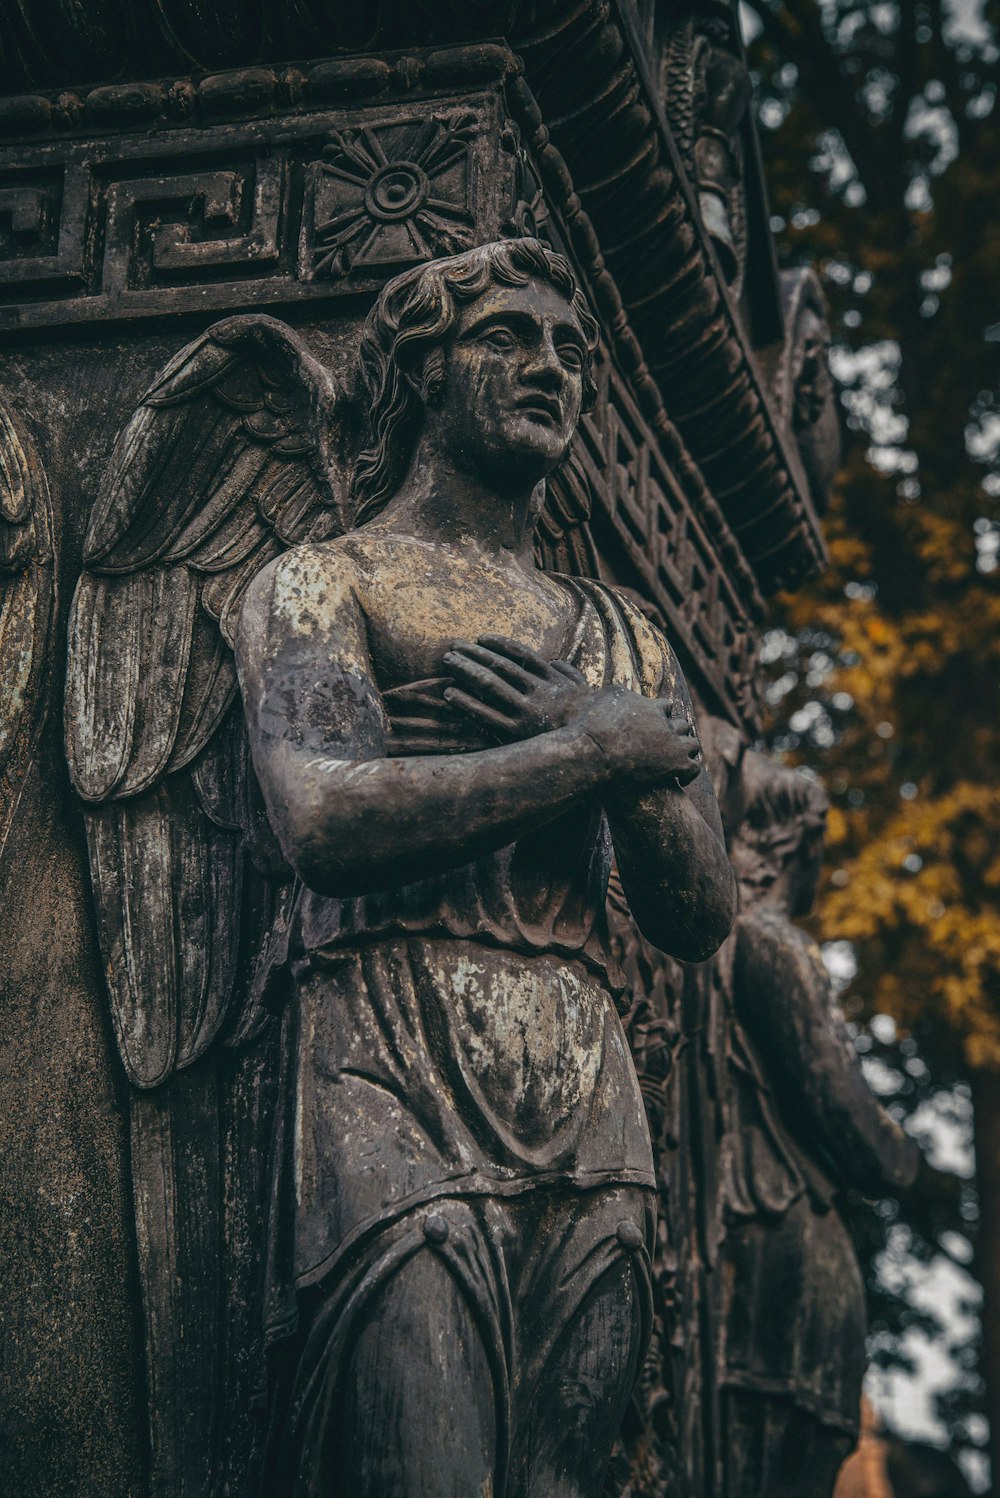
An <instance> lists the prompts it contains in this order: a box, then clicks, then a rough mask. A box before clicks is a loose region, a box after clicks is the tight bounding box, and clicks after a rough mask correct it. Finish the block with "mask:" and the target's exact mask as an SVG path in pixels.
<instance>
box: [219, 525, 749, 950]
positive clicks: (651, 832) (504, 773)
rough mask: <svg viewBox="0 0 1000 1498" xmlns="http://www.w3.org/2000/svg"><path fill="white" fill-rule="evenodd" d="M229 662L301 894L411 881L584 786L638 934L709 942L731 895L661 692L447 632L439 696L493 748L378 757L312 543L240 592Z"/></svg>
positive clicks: (686, 741)
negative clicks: (599, 684)
mask: <svg viewBox="0 0 1000 1498" xmlns="http://www.w3.org/2000/svg"><path fill="white" fill-rule="evenodd" d="M237 665H238V669H239V676H240V685H241V688H242V692H243V701H244V710H245V713H246V718H247V725H248V730H249V735H250V744H251V750H252V753H253V759H254V766H255V769H256V771H257V776H258V779H259V781H260V784H261V789H262V791H263V793H264V798H265V801H266V803H267V806H268V811H269V814H270V817H271V820H272V823H273V825H274V828H275V831H276V833H277V835H278V837H279V840H280V841H281V844H282V847H283V850H284V852H285V856H286V857H287V858H288V860H289V862H290V863H291V864H292V866H293V868H295V870H296V872H297V873H298V874H299V875H300V876H301V878H302V879H303V881H304V882H305V883H306V884H307V885H309V886H310V887H311V888H313V889H316V890H318V891H319V892H320V893H324V894H329V895H333V896H348V895H357V894H363V893H366V892H369V891H372V890H377V889H385V888H389V887H392V886H394V885H400V884H406V883H410V882H412V881H414V880H417V879H421V878H426V877H428V876H429V875H431V874H433V873H436V872H440V871H442V870H446V869H449V868H455V867H459V866H461V865H462V864H464V863H468V862H470V861H471V860H472V859H474V858H477V857H480V856H482V855H483V854H484V853H488V852H491V851H494V850H496V849H498V848H501V847H504V846H505V845H507V844H509V843H511V842H514V841H516V840H517V839H518V838H519V837H522V836H524V835H525V834H526V833H528V832H530V831H532V830H533V829H534V828H536V827H539V826H541V825H543V824H544V823H546V822H548V821H551V820H552V819H553V818H555V817H558V816H560V815H562V814H563V813H564V812H567V811H569V810H571V809H572V808H573V807H574V806H577V805H582V804H583V803H584V802H586V801H588V800H591V799H592V798H594V797H595V796H596V797H599V798H600V799H601V800H602V801H603V802H604V805H605V807H606V809H607V811H608V816H609V820H610V823H611V828H612V835H613V838H614V841H615V848H616V853H617V856H618V860H619V865H620V868H621V873H622V879H623V883H624V885H625V890H626V894H627V895H628V897H629V900H630V903H631V905H632V909H633V913H634V914H635V917H636V920H637V922H638V923H639V925H640V927H641V928H642V930H643V932H644V934H645V935H646V936H647V937H648V939H649V940H650V941H652V942H654V943H655V944H656V945H658V946H660V947H662V948H663V949H664V950H665V951H668V952H671V953H672V954H673V955H675V956H678V957H682V958H688V959H691V960H702V959H704V958H706V957H708V956H710V955H711V953H712V952H713V951H715V950H716V948H717V947H718V946H719V945H720V943H721V942H722V941H723V939H724V938H725V936H726V934H727V932H728V930H729V927H730V925H731V923H732V918H733V913H734V909H735V892H734V886H733V880H732V874H731V872H730V869H729V864H728V860H727V859H726V855H725V850H724V846H723V842H722V836H721V826H720V824H719V818H718V810H717V808H716V806H715V799H714V795H713V793H712V789H711V783H710V781H709V779H708V776H707V775H706V774H705V772H704V770H703V769H702V767H701V765H700V760H699V750H698V745H697V740H696V739H695V738H694V735H693V731H692V729H691V726H690V724H689V721H688V719H687V716H686V714H685V715H684V716H680V715H675V714H674V713H673V705H672V703H670V702H669V701H666V700H651V699H649V698H645V697H640V696H638V695H637V694H636V693H634V692H628V691H625V690H624V689H622V688H610V689H605V690H603V691H595V690H594V689H593V688H591V687H590V686H588V685H587V684H586V682H584V680H583V678H582V677H581V676H580V675H579V673H578V672H576V671H574V669H573V668H572V667H571V666H568V665H566V664H565V663H562V662H556V663H549V662H546V661H544V660H542V659H541V657H539V656H537V655H536V654H535V652H533V651H531V650H529V649H528V648H527V647H523V646H520V645H517V644H516V643H514V642H511V641H504V640H499V639H496V638H492V637H491V638H489V639H484V640H483V641H481V642H478V643H475V644H473V643H465V642H456V644H455V645H454V646H453V648H452V650H450V651H449V652H448V653H447V655H446V656H445V661H444V667H445V670H446V671H447V672H448V673H449V674H450V675H451V676H452V677H453V679H454V681H455V687H454V688H453V689H452V690H451V691H449V692H448V693H447V694H446V695H447V697H448V699H449V701H450V702H451V704H452V706H453V708H454V709H455V710H456V711H458V712H461V713H464V714H465V715H467V716H468V717H470V718H472V719H473V720H474V721H476V722H478V723H479V724H480V725H481V726H482V727H484V728H487V729H489V730H491V731H492V734H493V735H494V736H495V737H496V738H497V739H499V740H500V742H499V743H498V744H497V746H496V747H495V748H489V749H483V750H479V751H477V752H474V753H468V754H454V755H414V756H412V757H407V758H390V757H387V744H388V723H387V719H386V715H385V710H384V708H383V706H382V702H381V699H380V697H379V694H378V691H377V689H376V687H375V684H374V674H373V671H372V666H371V662H370V659H369V651H368V639H367V630H366V624H365V619H364V615H363V612H362V610H361V608H360V606H359V604H358V602H357V598H356V596H355V593H354V589H353V586H352V579H351V576H350V572H349V568H348V566H346V565H345V564H344V563H343V561H342V560H341V559H340V558H339V557H337V558H331V556H330V554H329V553H328V552H327V553H325V554H324V553H322V552H320V550H319V549H318V548H317V549H316V550H315V551H312V550H309V551H306V550H305V549H302V550H301V551H300V552H293V553H289V554H287V555H286V556H285V557H283V558H281V559H280V560H279V561H278V562H277V563H275V564H273V565H272V566H271V567H270V568H268V569H266V570H265V571H264V572H263V573H262V574H261V575H260V577H259V578H258V579H257V580H256V581H255V583H254V584H253V585H252V587H251V589H250V591H249V593H248V595H247V600H246V603H245V604H244V608H243V613H242V616H241V621H240V629H239V635H238V639H237ZM685 785H686V786H687V787H688V788H687V789H685Z"/></svg>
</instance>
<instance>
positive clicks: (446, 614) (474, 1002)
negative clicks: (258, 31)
mask: <svg viewBox="0 0 1000 1498" xmlns="http://www.w3.org/2000/svg"><path fill="white" fill-rule="evenodd" d="M597 338H598V329H597V325H596V323H595V321H594V319H593V317H592V315H591V313H590V312H589V311H588V308H587V306H586V303H585V301H584V298H583V296H582V294H581V293H580V291H579V289H578V288H577V285H576V283H575V281H574V278H573V275H572V272H571V270H570V268H569V266H568V264H567V262H566V261H565V260H564V259H562V258H561V257H560V256H559V255H557V254H554V253H553V252H552V251H551V250H549V249H548V248H547V247H545V246H544V245H542V244H541V243H540V242H538V241H536V240H531V239H522V240H510V241H504V242H499V243H496V244H487V245H482V246H480V247H478V248H476V249H473V250H470V251H468V252H466V253H463V254H460V255H455V256H453V257H451V258H448V259H441V260H436V261H433V262H430V263H427V264H423V265H420V266H417V267H415V268H413V269H411V270H408V271H406V272H405V273H404V274H402V275H400V276H397V277H396V278H395V279H394V280H392V281H391V282H390V283H389V284H388V285H386V287H385V288H384V290H383V291H382V293H381V295H380V296H379V298H378V300H377V302H376V304H375V306H374V308H373V310H372V312H371V314H370V315H369V317H368V320H367V322H366V324H365V326H364V329H363V333H362V336H361V345H360V355H359V363H360V374H361V380H362V384H363V388H364V402H363V404H364V408H365V414H366V421H367V436H366V437H365V438H364V440H363V441H362V442H361V444H360V451H359V452H358V455H357V456H356V458H354V460H353V462H352V461H351V459H350V456H349V455H350V453H351V450H352V441H353V439H352V430H353V428H352V421H351V418H350V407H349V403H348V402H347V401H346V398H345V396H344V395H343V394H342V393H341V391H340V389H338V387H337V385H336V384H335V383H334V381H333V379H332V377H331V376H330V375H329V374H327V373H326V372H325V371H324V370H323V369H322V368H320V367H319V365H318V364H317V363H316V362H315V360H314V359H313V358H312V357H311V356H310V355H309V354H308V353H307V352H306V350H305V349H304V347H303V345H302V343H301V342H300V340H299V338H298V337H297V336H296V335H295V334H293V333H292V332H291V331H290V330H289V329H288V328H287V327H284V326H282V325H281V324H280V323H277V322H274V321H271V320H270V319H268V318H265V317H259V316H256V317H239V318H233V319H231V320H229V321H227V322H225V323H223V324H220V325H219V326H218V327H216V328H213V329H210V330H209V331H208V332H207V333H206V334H205V335H203V337H202V338H200V339H198V340H197V341H196V342H195V343H193V344H192V345H191V346H190V347H189V348H187V349H185V350H184V351H183V352H182V353H181V354H180V355H179V356H178V357H177V358H176V359H175V360H174V361H173V363H171V364H170V365H169V366H168V367H167V368H166V370H165V371H164V372H163V374H162V375H161V376H160V378H159V379H158V380H157V381H156V382H155V383H154V385H153V387H152V388H151V390H150V391H149V393H148V394H147V395H146V397H145V398H144V400H143V402H142V405H141V406H140V408H139V410H138V411H137V413H136V414H135V416H134V417H133V418H132V421H131V422H130V424H129V425H128V427H127V428H126V430H125V432H124V433H123V435H122V437H121V438H120V440H119V442H118V445H117V447H116V449H115V452H114V455H113V457H112V460H111V466H110V469H109V472H108V474H107V475H106V478H105V481H104V483H103V486H102V488H101V492H100V496H99V499H98V502H97V505H96V507H95V510H94V514H93V517H92V520H91V523H90V528H89V532H88V536H87V543H86V570H85V572H84V574H83V576H82V578H81V581H80V584H79V588H78V591H77V595H76V600H75V604H74V616H73V624H72V637H71V646H70V666H69V688H68V697H67V732H68V745H69V757H70V764H71V767H72V774H73V779H74V784H75V785H76V788H77V790H78V791H79V793H80V795H81V796H82V797H83V798H84V800H85V802H86V803H87V813H86V814H87V823H88V835H89V839H90V858H91V870H92V876H93V885H94V892H95V899H96V904H97V910H98V917H99V926H100V933H101V942H102V947H103V954H104V959H105V967H106V970H107V974H108V982H109V986H110V991H111V1000H112V1012H113V1015H114V1023H115V1027H116V1031H117V1035H118V1039H119V1043H120V1047H121V1053H122V1058H123V1060H124V1063H125V1068H126V1070H127V1072H128V1076H129V1079H130V1081H131V1083H132V1085H133V1088H134V1090H135V1091H134V1099H135V1102H134V1105H133V1107H134V1115H135V1116H134V1119H133V1161H134V1171H135V1198H136V1216H137V1240H138V1246H139V1255H140V1267H141V1278H142V1285H143V1293H144V1298H145V1305H146V1319H147V1348H148V1354H147V1361H148V1364H149V1391H150V1402H151V1408H152V1411H153V1414H152V1419H153V1440H154V1455H153V1466H154V1478H155V1474H156V1472H157V1471H160V1472H163V1471H166V1470H167V1469H168V1468H169V1479H162V1478H161V1479H160V1491H162V1492H163V1493H167V1492H169V1493H170V1494H171V1498H176V1495H177V1494H188V1493H191V1494H195V1493H197V1494H199V1498H202V1495H204V1494H206V1493H216V1492H220V1493H236V1492H240V1491H245V1490H247V1488H246V1487H244V1488H241V1487H240V1486H239V1484H240V1483H244V1484H249V1481H250V1479H249V1477H248V1476H246V1475H245V1472H246V1470H247V1467H248V1463H249V1464H250V1465H252V1462H250V1459H249V1458H247V1457H246V1456H245V1455H243V1456H241V1455H240V1454H239V1453H237V1454H236V1455H234V1454H233V1452H232V1450H231V1447H232V1445H233V1440H232V1431H233V1430H246V1431H249V1432H250V1434H249V1435H248V1436H247V1437H246V1439H245V1440H243V1441H241V1442H240V1443H239V1444H240V1446H241V1451H245V1450H251V1449H252V1448H253V1447H254V1441H255V1440H256V1439H257V1437H256V1436H255V1435H254V1430H255V1429H258V1428H259V1429H263V1430H264V1431H265V1435H264V1437H263V1444H264V1450H263V1457H262V1461H263V1476H262V1477H261V1479H260V1488H259V1490H260V1491H261V1492H263V1493H265V1494H267V1495H269V1498H271V1495H280V1494H295V1495H307V1494H308V1495H316V1498H320V1495H324V1498H325V1495H334V1494H336V1495H349V1498H366V1495H369V1498H376V1495H393V1498H405V1495H407V1494H412V1495H423V1498H427V1495H431V1494H433V1495H436V1498H437V1495H439V1498H449V1495H453V1498H468V1495H471V1494H491V1495H493V1498H501V1495H506V1498H528V1495H534V1498H542V1495H544V1498H557V1495H563V1498H569V1495H574V1498H584V1495H596V1494H599V1493H600V1491H601V1487H602V1483H603V1477H604V1470H605V1467H606V1465H607V1462H608V1458H609V1456H610V1452H611V1449H612V1445H613V1442H614V1439H615V1436H616V1432H617V1428H618V1424H619V1422H620V1419H621V1416H622V1412H623V1410H624V1408H625V1405H626V1402H627V1400H628V1398H629V1394H630V1391H631V1386H632V1383H633V1380H634V1378H635V1375H636V1371H637V1369H638V1367H639V1365H640V1362H641V1358H642V1354H643V1348H644V1341H645V1338H646V1335H647V1327H648V1323H649V1296H650V1277H649V1274H650V1271H649V1250H650V1245H651V1230H652V1225H653V1218H654V1184H655V1183H654V1177H653V1162H652V1158H651V1153H650V1144H649V1136H648V1132H647V1126H646V1122H645V1118H644V1114H643V1105H642V1098H641V1096H640V1092H639V1087H638V1083H637V1081H636V1076H635V1071H634V1068H633V1065H632V1061H631V1058H630V1055H629V1050H628V1046H627V1044H626V1042H625V1039H624V1036H623V1032H622V1028H621V1023H620V1020H619V1016H618V1012H617V1006H616V999H617V997H618V996H619V994H620V989H621V986H622V985H621V979H620V975H619V974H618V973H617V972H616V970H615V968H614V965H613V963H612V961H611V957H610V951H609V944H608V933H607V925H606V917H605V891H606V887H607V882H608V875H609V868H610V864H611V857H612V850H613V851H614V855H615V857H616V859H617V864H618V868H619V870H620V874H621V881H622V885H623V888H624V891H625V894H626V896H627V898H628V901H629V904H630V906H631V909H632V913H633V915H634V917H635V919H636V921H637V922H638V924H639V926H640V927H641V929H642V930H643V932H644V933H645V934H646V936H647V937H648V938H649V940H650V941H652V942H654V943H655V944H656V945H657V946H659V947H661V948H663V949H664V950H665V951H667V952H669V953H672V954H674V955H676V956H677V957H680V958H689V959H694V960H699V959H704V958H707V957H708V956H709V955H710V954H711V953H712V952H714V951H715V950H716V948H717V947H718V946H719V944H720V943H721V942H722V941H723V940H724V938H725V936H726V934H727V932H728V930H729V928H730V925H731V922H732V919H733V913H734V904H735V887H734V881H733V876H732V873H731V871H730V868H729V864H728V861H727V858H726V853H725V849H724V846H723V839H722V831H721V823H720V820H719V816H718V809H717V806H716V802H715V798H714V793H713V791H712V786H711V781H710V779H709V777H708V775H707V774H706V773H705V771H704V769H703V767H702V764H701V757H700V748H699V744H698V740H697V736H696V732H695V728H694V724H693V719H692V714H691V709H690V703H689V698H688V695H687V690H686V687H685V684H684V681H683V678H682V676H681V673H680V670H679V668H678V665H677V661H676V659H675V657H674V654H673V651H672V650H671V647H670V645H669V644H668V643H667V641H666V640H665V639H664V637H663V635H662V634H661V633H659V631H658V630H657V629H655V628H654V627H653V626H652V625H651V624H649V623H648V622H647V621H646V619H645V618H644V617H643V616H642V615H641V613H640V612H639V611H638V610H637V609H636V608H635V607H634V606H633V605H632V604H631V603H630V602H629V601H628V600H627V599H626V598H624V597H623V596H621V595H619V594H618V593H616V592H615V590H614V589H613V588H610V587H606V586H604V585H603V584H601V583H598V582H595V581H590V580H583V579H576V578H570V577H568V576H560V575H556V574H549V573H546V572H544V571H542V570H540V569H539V568H538V567H537V566H536V564H535V560H534V555H533V532H534V529H535V526H536V522H538V520H539V518H540V516H541V514H542V510H543V506H544V504H545V493H546V490H545V480H546V477H547V476H548V475H551V474H553V472H554V470H556V468H557V466H558V465H559V464H560V463H562V461H563V459H564V458H566V456H567V453H568V451H569V446H570V443H571V440H572V438H573V434H574V430H575V427H576V424H577V420H578V418H579V416H580V412H581V410H582V409H585V408H586V406H587V405H588V403H589V402H591V401H592V399H593V397H594V377H593V370H592V360H593V356H594V351H595V347H596V344H597ZM348 474H350V479H349V480H348V477H347V475H348ZM237 680H238V684H237ZM268 1047H270V1049H268ZM187 1077H190V1078H191V1082H190V1084H189V1085H187V1086H186V1087H185V1085H184V1084H185V1079H186V1078H187ZM199 1079H200V1080H199ZM265 1162H266V1163H265ZM219 1224H221V1226H220V1225H219ZM213 1235H214V1236H213ZM212 1244H216V1245H221V1248H220V1250H219V1251H220V1253H221V1254H222V1260H221V1261H220V1259H219V1257H218V1255H217V1256H216V1258H215V1259H214V1260H213V1259H212V1258H211V1254H212V1252H213V1251H214V1250H213V1249H212ZM227 1255H228V1258H226V1256H227ZM230 1259H232V1260H234V1261H235V1262H236V1263H237V1267H238V1269H239V1275H240V1276H241V1278H239V1285H240V1286H241V1287H243V1288H241V1289H240V1291H239V1294H237V1293H236V1292H235V1291H234V1288H233V1286H234V1283H235V1281H234V1280H233V1278H232V1277H231V1276H229V1275H228V1271H225V1270H222V1271H220V1268H219V1263H220V1262H223V1263H228V1262H229V1260H230ZM254 1263H256V1264H259V1265H260V1274H261V1282H262V1286H263V1288H262V1290H261V1291H260V1292H259V1293H257V1294H256V1295H255V1293H254V1290H253V1275H252V1273H251V1269H252V1267H253V1265H254ZM248 1266H250V1267H248ZM251 1304H253V1305H255V1306H256V1307H257V1309H256V1310H255V1311H254V1313H253V1315H254V1316H256V1317H258V1318H259V1324H260V1325H261V1326H262V1328H263V1333H262V1335H263V1339H264V1341H266V1344H267V1348H268V1356H267V1381H266V1387H264V1386H263V1385H261V1386H259V1387H256V1386H255V1380H254V1377H253V1365H254V1362H255V1358H256V1353H255V1345H256V1344H255V1342H254V1337H253V1333H252V1328H251V1319H252V1318H251V1316H250V1313H249V1312H248V1310H247V1306H248V1305H251ZM206 1326H207V1327H208V1330H207V1331H206ZM182 1344H183V1345H182ZM192 1344H193V1345H194V1352H192V1351H191V1350H190V1349H191V1345H192ZM206 1359H207V1360H208V1361H209V1363H210V1366H211V1367H212V1368H213V1369H214V1370H215V1373H214V1382H213V1381H212V1380H210V1379H208V1378H206V1376H205V1375H204V1373H203V1372H202V1371H200V1370H201V1369H202V1368H203V1366H204V1365H205V1362H206ZM179 1370H180V1371H179ZM182 1373H183V1376H182ZM185 1378H190V1379H194V1380H195V1382H194V1383H193V1384H191V1383H185ZM233 1388H236V1389H237V1391H242V1393H240V1397H239V1399H235V1398H234V1397H233V1395H232V1393H231V1391H232V1389H233ZM254 1394H256V1397H257V1399H258V1402H259V1403H261V1404H262V1406H263V1413H262V1415H261V1417H260V1420H259V1426H258V1427H255V1426H253V1424H252V1423H251V1424H247V1423H246V1416H245V1414H244V1413H243V1407H244V1405H245V1403H246V1402H248V1399H249V1397H250V1396H253V1395H254ZM164 1400H166V1401H167V1402H172V1408H173V1415H172V1416H171V1417H170V1419H169V1420H165V1419H164V1418H163V1417H162V1416H161V1415H160V1414H159V1413H158V1410H159V1406H160V1404H161V1402H162V1401H164ZM241 1401H242V1402H241ZM158 1421H159V1424H157V1422H158ZM241 1421H242V1422H243V1424H241V1423H240V1422H241ZM158 1431H159V1434H157V1432H158ZM164 1432H166V1433H164ZM168 1447H169V1451H168V1449H167V1448H168ZM241 1460H242V1461H243V1469H242V1470H243V1472H244V1475H243V1476H233V1475H232V1474H233V1473H235V1472H236V1471H237V1468H238V1467H239V1462H240V1461H241ZM199 1463H200V1466H199ZM226 1463H228V1464H229V1465H228V1466H226V1465H225V1464H226ZM158 1464H159V1465H158ZM220 1473H223V1475H222V1476H220ZM199 1483H200V1484H201V1486H199ZM171 1484H172V1485H171Z"/></svg>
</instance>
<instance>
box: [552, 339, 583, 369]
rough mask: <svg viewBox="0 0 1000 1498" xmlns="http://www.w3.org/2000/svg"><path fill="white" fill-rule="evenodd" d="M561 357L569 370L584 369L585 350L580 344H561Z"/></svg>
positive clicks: (559, 351)
mask: <svg viewBox="0 0 1000 1498" xmlns="http://www.w3.org/2000/svg"><path fill="white" fill-rule="evenodd" d="M558 353H559V357H560V359H561V360H562V362H563V363H564V364H565V365H566V366H567V367H568V368H569V369H582V368H583V349H582V348H581V347H580V345H579V344H578V343H561V344H560V345H559V350H558Z"/></svg>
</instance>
